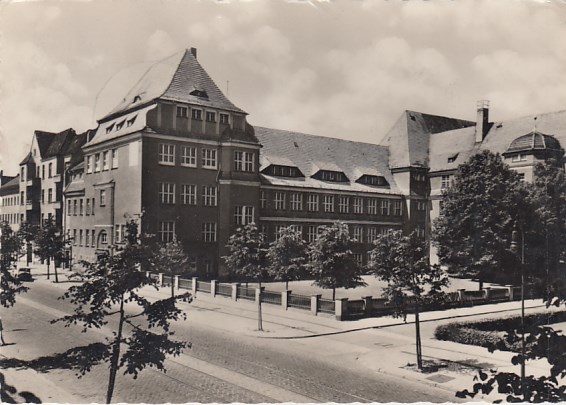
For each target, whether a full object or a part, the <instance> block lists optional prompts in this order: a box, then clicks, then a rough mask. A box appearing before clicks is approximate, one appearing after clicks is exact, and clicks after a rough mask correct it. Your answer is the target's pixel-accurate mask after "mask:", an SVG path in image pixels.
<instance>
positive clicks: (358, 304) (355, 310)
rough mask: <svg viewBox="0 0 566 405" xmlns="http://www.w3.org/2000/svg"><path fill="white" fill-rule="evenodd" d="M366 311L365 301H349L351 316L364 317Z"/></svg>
mask: <svg viewBox="0 0 566 405" xmlns="http://www.w3.org/2000/svg"><path fill="white" fill-rule="evenodd" d="M365 311H366V305H365V302H364V300H352V301H348V313H349V314H351V315H362V314H364V313H365Z"/></svg>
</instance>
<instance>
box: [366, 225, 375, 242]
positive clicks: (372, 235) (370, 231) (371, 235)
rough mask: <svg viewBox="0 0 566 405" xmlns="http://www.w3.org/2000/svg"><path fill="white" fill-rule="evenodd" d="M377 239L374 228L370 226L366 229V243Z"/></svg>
mask: <svg viewBox="0 0 566 405" xmlns="http://www.w3.org/2000/svg"><path fill="white" fill-rule="evenodd" d="M376 239H377V228H376V227H375V226H370V227H369V228H368V243H373V241H374V240H376Z"/></svg>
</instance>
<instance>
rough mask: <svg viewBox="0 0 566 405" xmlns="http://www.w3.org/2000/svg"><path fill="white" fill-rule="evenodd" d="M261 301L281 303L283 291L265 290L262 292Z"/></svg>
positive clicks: (274, 303)
mask: <svg viewBox="0 0 566 405" xmlns="http://www.w3.org/2000/svg"><path fill="white" fill-rule="evenodd" d="M261 302H265V303H266V304H273V305H281V293H280V292H275V291H267V290H264V291H262V293H261Z"/></svg>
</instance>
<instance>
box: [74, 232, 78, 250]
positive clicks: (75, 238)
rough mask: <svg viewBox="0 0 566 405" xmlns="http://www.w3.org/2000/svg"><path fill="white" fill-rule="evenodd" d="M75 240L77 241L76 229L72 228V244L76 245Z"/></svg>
mask: <svg viewBox="0 0 566 405" xmlns="http://www.w3.org/2000/svg"><path fill="white" fill-rule="evenodd" d="M77 242H78V240H77V230H76V229H73V245H74V246H77Z"/></svg>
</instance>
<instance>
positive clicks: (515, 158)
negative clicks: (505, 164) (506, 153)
mask: <svg viewBox="0 0 566 405" xmlns="http://www.w3.org/2000/svg"><path fill="white" fill-rule="evenodd" d="M526 160H527V155H525V154H524V153H519V154H518V155H514V156H513V157H511V162H525V161H526Z"/></svg>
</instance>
